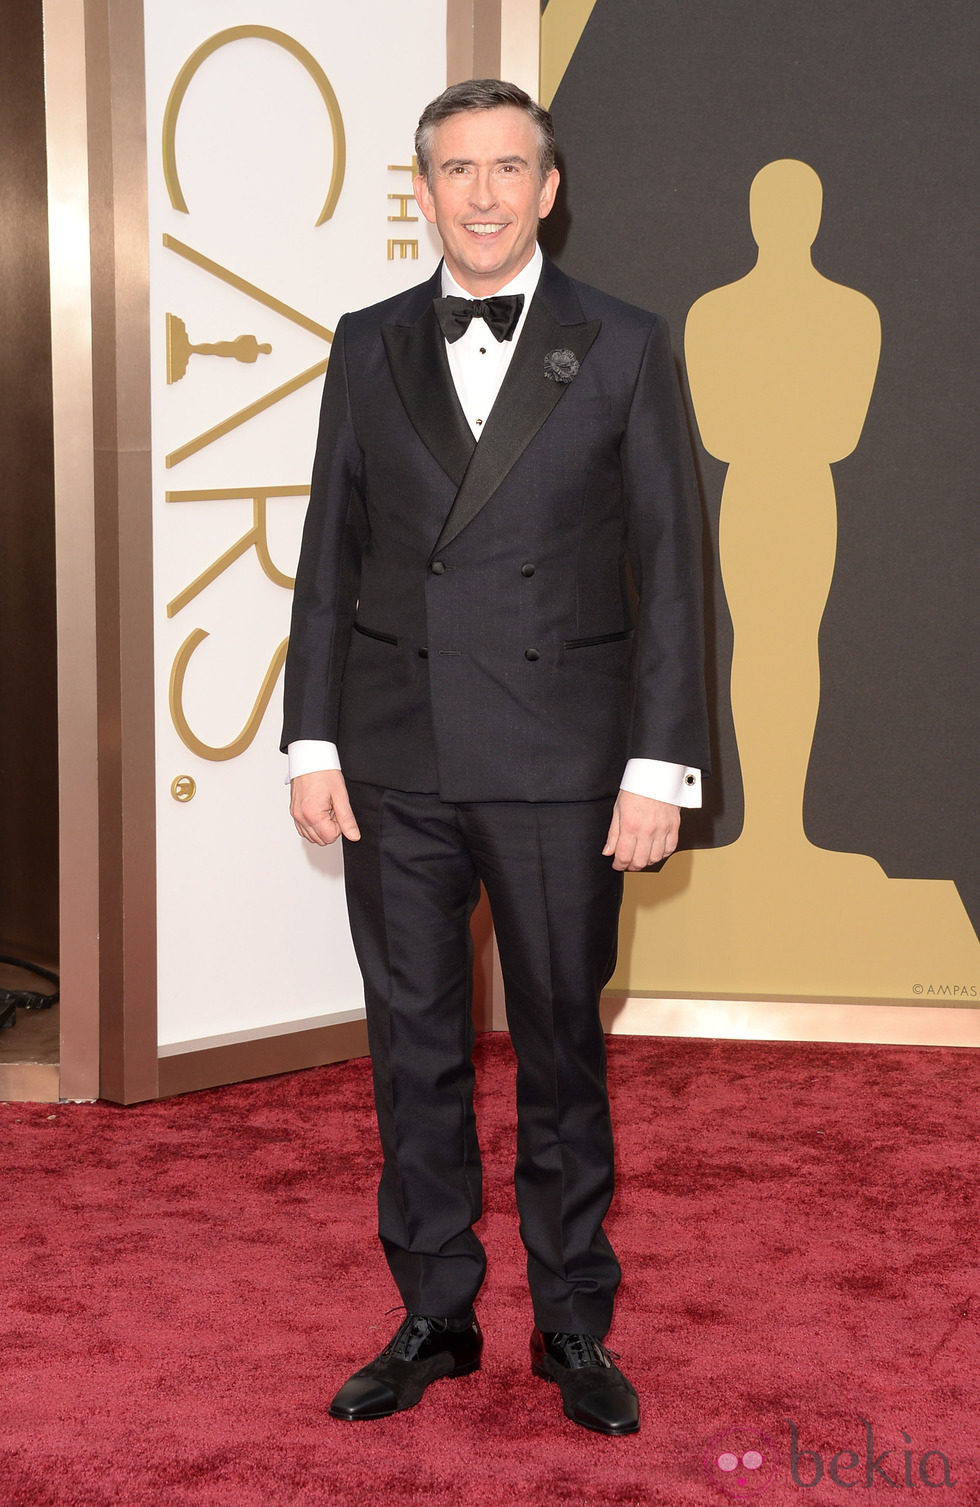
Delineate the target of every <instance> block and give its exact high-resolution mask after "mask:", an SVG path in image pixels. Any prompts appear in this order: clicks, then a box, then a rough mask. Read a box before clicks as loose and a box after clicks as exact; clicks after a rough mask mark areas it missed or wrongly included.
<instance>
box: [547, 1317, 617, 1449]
mask: <svg viewBox="0 0 980 1507" xmlns="http://www.w3.org/2000/svg"><path fill="white" fill-rule="evenodd" d="M531 1370H532V1371H533V1372H534V1374H535V1376H543V1377H544V1378H545V1379H546V1380H547V1381H555V1382H557V1383H558V1386H559V1387H560V1388H561V1400H562V1405H563V1407H564V1410H565V1416H566V1418H570V1419H571V1420H572V1422H573V1423H580V1424H581V1425H582V1427H583V1428H587V1429H594V1430H595V1432H596V1433H597V1434H635V1433H636V1431H637V1429H638V1428H639V1427H640V1404H639V1400H638V1398H637V1395H636V1391H635V1388H634V1387H633V1386H631V1384H630V1383H629V1382H628V1381H627V1380H626V1377H625V1376H624V1375H623V1373H622V1371H620V1369H619V1367H618V1366H614V1365H613V1362H612V1357H611V1356H610V1354H609V1351H608V1350H607V1349H606V1347H605V1345H602V1344H600V1343H599V1341H598V1340H597V1339H595V1338H593V1336H592V1335H591V1334H563V1333H560V1332H559V1333H551V1334H542V1332H541V1330H540V1329H535V1330H534V1332H533V1333H532V1335H531Z"/></svg>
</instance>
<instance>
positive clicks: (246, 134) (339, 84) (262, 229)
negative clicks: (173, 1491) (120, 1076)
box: [145, 0, 446, 1046]
mask: <svg viewBox="0 0 980 1507" xmlns="http://www.w3.org/2000/svg"><path fill="white" fill-rule="evenodd" d="M145 17H146V75H147V78H146V87H147V120H148V136H149V206H150V208H149V237H150V306H151V324H152V341H151V361H152V421H153V489H154V496H153V508H154V608H155V636H156V650H155V668H154V674H155V687H156V697H155V700H156V716H157V737H156V762H157V843H158V858H157V879H158V926H159V1023H160V1024H159V1040H160V1044H161V1046H172V1045H173V1044H174V1043H178V1042H193V1041H197V1040H201V1039H202V1038H205V1037H210V1036H215V1035H225V1034H229V1033H234V1032H241V1031H260V1030H262V1029H265V1028H270V1027H275V1026H276V1025H279V1024H283V1023H286V1022H292V1021H296V1020H308V1019H310V1020H312V1019H321V1018H323V1017H328V1018H332V1019H335V1020H341V1019H348V1018H350V1017H351V1016H352V1015H356V1014H358V1013H360V1011H361V1009H362V993H361V984H360V978H359V976H358V973H357V968H356V965H355V962H354V957H353V952H352V949H351V944H350V935H349V931H348V928H347V919H346V910H345V906H344V898H343V881H342V873H341V855H340V853H339V852H338V851H337V850H336V849H328V850H322V851H321V850H314V849H312V848H310V847H308V846H306V845H304V844H303V843H302V842H301V840H300V839H299V838H298V837H297V836H296V835H295V833H294V831H293V828H292V824H291V823H290V822H289V820H288V816H287V810H286V806H287V797H286V790H285V787H284V784H283V780H284V777H285V760H284V759H283V757H282V755H281V754H279V752H278V749H277V744H278V738H279V724H280V718H281V675H280V676H278V677H277V679H276V686H275V690H274V692H273V694H272V697H271V700H270V702H269V704H268V707H267V709H266V710H265V712H264V714H263V715H262V717H261V720H258V721H256V719H253V721H252V724H251V727H254V729H255V730H254V736H253V737H252V738H251V740H250V741H249V740H246V741H247V742H248V746H247V747H245V748H244V749H243V751H241V752H240V753H238V754H237V755H236V756H234V757H230V758H223V759H215V758H213V757H206V756H203V755H202V753H201V751H200V748H198V751H195V749H194V746H193V743H194V739H197V740H199V744H203V745H207V746H210V747H211V748H221V747H223V746H225V745H227V744H229V743H233V742H234V741H235V740H236V739H238V738H239V735H240V734H241V733H242V731H243V729H245V728H246V726H247V725H248V724H249V718H250V713H251V711H252V708H253V704H254V703H255V701H256V697H257V696H258V693H259V690H260V687H261V686H262V683H263V679H264V677H265V675H266V671H267V669H268V667H269V665H270V663H271V662H272V660H273V658H274V655H275V652H276V649H277V646H278V645H279V644H280V643H281V641H282V640H283V639H284V638H285V636H286V633H287V631H288V618H289V607H290V595H291V594H290V591H289V590H288V588H286V587H284V586H283V585H282V584H279V583H277V581H276V580H275V579H274V576H275V573H276V571H277V570H278V571H279V572H281V573H283V574H285V575H287V576H292V574H293V571H294V568H295V561H296V554H297V550H298V547H299V538H300V530H301V527H302V520H303V514H304V511H305V506H306V498H305V496H304V495H302V493H303V489H305V488H306V486H307V485H308V482H309V473H310V466H311V461H312V455H313V444H314V439H315V433H316V420H317V409H318V405H319V396H320V388H321V385H322V379H321V378H320V377H319V376H317V377H316V379H315V380H311V381H307V382H305V383H303V384H302V385H299V386H298V387H296V388H295V390H293V391H291V392H290V393H288V394H286V395H284V396H282V397H280V398H278V399H277V400H275V401H271V402H269V401H266V400H267V399H268V395H269V394H274V393H275V392H276V391H277V390H278V389H280V388H282V387H285V386H287V385H288V384H290V383H291V382H292V381H293V380H294V379H295V378H297V377H298V376H300V375H302V374H303V373H306V372H308V371H309V370H310V368H312V367H315V366H316V365H317V363H320V362H322V361H323V360H324V359H325V358H326V356H327V355H328V353H329V334H330V333H332V331H333V330H334V329H335V328H336V324H337V321H338V319H339V318H340V315H341V314H342V313H343V312H344V311H345V310H346V309H351V308H358V307H360V306H362V305H364V304H367V303H372V302H374V301H376V300H377V299H380V298H384V297H387V296H388V295H389V294H391V293H395V292H397V291H398V290H399V289H400V288H402V287H407V286H409V285H410V284H411V283H413V282H417V281H418V280H419V279H420V278H421V277H423V276H426V275H427V274H428V273H429V272H430V271H431V269H432V267H433V266H434V265H435V261H436V258H437V255H438V251H437V247H436V243H435V241H434V240H433V238H432V236H431V233H430V231H429V227H428V226H427V225H426V224H425V222H424V221H422V220H421V219H418V220H415V221H413V220H407V219H403V218H398V217H400V216H404V215H407V214H411V213H412V211H413V209H414V206H413V205H411V204H408V203H406V202H405V201H404V200H401V199H399V198H397V197H389V196H393V195H394V196H397V195H399V194H408V193H410V191H411V174H410V172H409V171H407V170H406V169H408V168H409V166H410V164H411V160H412V159H411V153H412V132H413V130H414V126H415V122H416V120H417V118H418V114H419V111H420V109H421V107H422V105H423V104H424V103H425V102H426V101H427V100H428V99H430V98H431V97H432V96H433V95H435V94H437V93H438V92H439V90H440V89H441V88H442V87H443V85H444V82H445V74H446V45H445V30H446V14H445V0H412V4H411V5H406V4H404V3H403V0H359V3H358V4H357V5H356V6H351V5H348V4H346V3H340V0H327V3H323V0H320V3H311V0H306V3H301V0H276V3H275V4H272V3H268V4H251V5H246V4H241V3H235V0H209V3H208V4H207V5H206V6H202V5H201V4H200V3H199V0H146V4H145ZM238 27H245V28H267V29H269V30H270V31H273V32H275V33H277V34H278V35H277V36H274V37H269V36H264V35H258V36H256V35H248V36H239V37H233V38H228V39H227V40H225V41H224V43H223V45H221V46H219V47H217V48H216V49H215V50H213V51H211V52H210V54H209V55H207V56H206V57H204V58H203V60H202V61H201V62H200V65H199V66H198V67H197V68H196V70H193V69H190V70H188V68H187V65H188V63H189V60H191V59H192V58H193V57H194V55H195V54H196V53H197V51H198V49H200V48H202V47H203V46H204V44H206V43H207V42H208V41H209V39H212V38H215V37H217V36H218V35H219V34H221V33H223V32H225V31H227V30H229V29H231V28H238ZM287 42H288V43H289V44H290V45H286V43H287ZM293 44H298V48H297V47H296V46H295V45H293ZM309 58H312V60H314V63H315V65H319V68H320V69H322V70H323V73H324V74H325V75H326V78H327V80H328V81H329V87H330V88H332V91H333V94H334V95H335V98H336V105H337V109H338V112H339V117H340V119H341V120H342V124H343V134H344V137H345V140H346V169H345V172H344V177H343V184H342V187H341V190H340V194H339V198H338V199H337V201H336V207H335V208H334V210H333V213H332V215H331V216H330V218H328V219H327V220H326V221H325V222H324V223H323V224H321V225H319V226H318V225H317V224H316V221H317V218H318V216H319V215H320V212H321V209H322V207H323V205H324V201H325V199H326V197H327V191H328V188H329V186H330V183H331V178H332V175H333V174H334V168H335V163H336V158H337V130H336V117H335V118H334V120H333V121H332V120H331V116H330V113H329V111H328V108H327V104H326V103H325V93H326V95H327V97H328V96H329V90H328V91H324V90H323V89H322V86H321V84H319V83H318V81H317V79H316V77H315V76H314V75H315V73H316V68H315V66H314V68H313V69H311V68H310V67H309V62H308V60H309ZM304 60H305V61H304ZM182 70H184V73H183V75H182ZM181 77H183V81H184V84H185V86H186V87H185V90H184V93H183V97H182V102H181V104H180V108H179V111H178V112H177V115H176V124H175V127H174V129H173V132H172V150H171V153H170V158H169V160H170V164H171V173H170V185H169V187H168V181H167V177H166V175H165V171H164V163H165V150H164V127H165V121H166V119H167V104H168V100H169V99H171V96H172V92H173V90H174V86H175V82H176V81H177V80H178V79H180V78H181ZM175 178H176V182H177V183H178V184H179V189H180V191H182V193H183V198H184V201H185V203H186V212H184V211H182V210H180V209H179V208H175V207H174V205H173V203H172V198H173V197H174V196H175V195H174V180H175ZM392 217H394V218H392ZM399 242H401V243H404V244H397V243H399ZM391 243H396V244H391ZM168 315H169V316H171V318H170V321H169V326H170V335H171V338H170V341H169V348H170V358H171V367H170V371H169V377H170V380H169V381H168V339H167V330H168ZM311 326H312V327H311ZM324 332H326V334H325V333H324ZM242 336H245V337H248V338H247V339H246V340H244V341H241V340H239V337H242ZM236 341H237V342H238V344H237V345H236V344H235V342H236ZM202 345H211V346H215V345H217V346H219V347H221V346H222V345H224V351H222V350H221V349H220V348H219V349H218V350H211V351H202V350H193V349H191V347H194V346H198V347H199V346H202ZM262 346H269V347H270V349H269V350H268V351H265V350H261V349H257V348H258V347H262ZM243 357H244V358H245V359H241V358H243ZM182 369H183V374H181V370H182ZM250 409H254V411H253V412H252V413H251V416H246V417H245V418H243V419H242V420H241V421H240V422H237V423H235V424H234V425H232V426H231V427H229V425H228V421H229V420H230V419H233V418H235V417H236V416H239V415H242V414H243V413H244V414H246V415H248V413H249V410H250ZM215 429H217V430H219V431H221V432H219V433H218V434H217V435H212V434H211V433H210V431H212V430H215ZM261 488H279V489H283V488H292V489H294V495H291V496H278V497H272V498H270V499H269V501H268V512H267V529H266V536H267V538H268V543H269V554H270V556H271V562H272V567H271V571H270V573H267V572H266V571H264V570H263V568H262V564H261V562H260V559H259V557H258V554H257V552H256V550H255V548H253V547H248V548H245V549H243V551H242V553H241V554H240V556H239V557H238V558H236V559H234V560H233V561H232V562H231V563H229V564H228V565H227V567H226V568H225V569H223V570H219V571H216V570H215V565H216V562H218V561H220V559H221V557H222V556H223V555H224V554H225V552H226V551H228V550H229V549H231V547H232V546H234V545H235V543H236V541H238V540H240V539H242V538H243V537H244V536H246V535H247V533H248V531H249V530H250V529H251V528H252V526H253V502H252V501H251V497H252V495H253V493H254V491H255V489H261ZM208 492H212V493H213V492H232V493H234V492H237V493H239V494H244V495H239V496H237V497H235V496H233V497H214V496H211V497H202V496H201V495H200V494H201V493H208ZM205 574H207V575H208V579H207V581H206V584H203V585H202V587H201V589H200V590H198V591H197V592H195V593H192V592H191V590H190V588H192V587H193V585H194V583H196V582H197V581H198V579H199V578H200V577H201V576H202V575H205ZM270 575H271V577H273V578H270ZM168 605H169V607H170V614H169V615H168ZM199 630H202V631H203V632H204V633H206V634H207V635H208V637H207V638H206V639H201V640H200V642H199V643H198V644H197V646H196V647H194V648H193V652H192V653H191V654H190V657H189V659H188V661H187V665H186V674H185V678H184V684H183V690H182V693H181V696H180V698H179V707H178V711H177V712H176V713H175V700H174V697H173V695H172V694H171V691H170V681H171V675H172V671H173V667H174V663H175V660H176V659H177V658H178V655H179V652H180V650H181V646H184V645H187V642H188V639H190V638H191V635H193V634H195V632H198V631H199ZM181 713H182V715H183V718H184V719H185V724H186V729H189V733H190V738H189V739H188V737H187V736H186V732H185V737H184V738H182V737H181V734H180V731H179V729H178V726H177V725H176V723H177V721H179V716H180V714H181ZM251 727H250V730H251ZM189 743H190V745H191V746H189ZM188 777H189V778H190V779H191V780H193V781H194V784H195V787H196V788H195V793H194V795H193V797H192V798H191V799H183V800H178V799H175V797H174V795H173V794H172V788H173V786H174V782H175V781H180V780H181V779H183V780H184V781H185V782H186V780H187V778H188ZM177 788H178V791H179V792H180V793H182V794H183V793H186V790H187V788H188V786H187V785H186V783H185V784H183V785H178V787H177Z"/></svg>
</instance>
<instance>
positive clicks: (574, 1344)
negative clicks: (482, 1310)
mask: <svg viewBox="0 0 980 1507" xmlns="http://www.w3.org/2000/svg"><path fill="white" fill-rule="evenodd" d="M554 1343H555V1344H556V1345H558V1346H560V1347H561V1349H562V1350H564V1351H565V1354H566V1355H567V1356H568V1359H569V1362H570V1364H571V1366H572V1367H573V1368H575V1369H577V1368H578V1367H579V1366H607V1367H608V1366H611V1365H612V1363H613V1359H616V1360H618V1359H619V1357H618V1356H616V1355H615V1353H614V1352H613V1351H612V1350H607V1349H606V1347H605V1345H603V1344H602V1343H601V1341H599V1340H597V1339H595V1338H594V1337H593V1336H592V1335H591V1334H564V1333H561V1334H556V1335H555V1336H554Z"/></svg>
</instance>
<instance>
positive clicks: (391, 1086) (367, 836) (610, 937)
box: [344, 783, 622, 1336]
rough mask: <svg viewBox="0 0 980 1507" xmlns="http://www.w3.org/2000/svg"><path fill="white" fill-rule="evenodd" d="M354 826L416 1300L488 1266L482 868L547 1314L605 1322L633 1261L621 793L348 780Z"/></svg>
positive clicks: (540, 1302) (529, 1246)
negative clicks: (621, 1124) (448, 791)
mask: <svg viewBox="0 0 980 1507" xmlns="http://www.w3.org/2000/svg"><path fill="white" fill-rule="evenodd" d="M350 794H351V801H352V805H353V808H354V812H355V814H356V816H357V820H358V824H359V827H360V831H361V834H362V835H361V839H360V841H359V842H353V843H352V842H345V850H344V866H345V874H346V883H347V897H348V906H349V911H350V921H351V931H352V934H353V938H354V945H355V948H356V951H357V956H358V961H359V963H360V967H361V971H362V973H363V976H364V986H365V1000H366V1005H367V1020H368V1033H369V1039H370V1046H371V1060H372V1063H373V1069H374V1088H375V1099H376V1104H377V1113H378V1124H379V1127H380V1131H381V1141H382V1147H383V1151H384V1170H383V1172H382V1177H381V1184H380V1189H379V1195H378V1209H379V1233H380V1235H381V1240H382V1244H383V1246H384V1250H385V1254H386V1256H387V1259H388V1264H389V1266H390V1268H391V1272H392V1275H393V1276H394V1279H395V1282H396V1284H397V1286H398V1289H399V1291H400V1293H401V1296H402V1300H403V1302H404V1303H405V1306H406V1308H407V1309H408V1311H409V1312H411V1313H424V1314H429V1315H432V1316H443V1317H449V1318H453V1317H462V1316H463V1315H465V1314H466V1313H467V1312H468V1310H469V1308H470V1306H471V1304H472V1303H473V1300H474V1298H475V1297H476V1294H477V1292H478V1290H479V1287H480V1284H481V1282H482V1281H483V1276H484V1271H485V1268H486V1259H485V1256H484V1252H483V1247H482V1246H481V1244H480V1241H479V1238H478V1236H477V1234H476V1233H475V1231H474V1228H473V1227H474V1224H475V1223H476V1221H477V1220H478V1219H479V1217H480V1213H481V1188H482V1183H481V1168H480V1152H479V1146H478V1142H477V1127H476V1121H475V1116H474V1110H473V1077H474V1075H473V1066H472V1060H471V1053H472V1046H473V1026H472V1013H471V1003H472V1001H471V980H472V961H473V959H472V944H471V940H470V932H469V925H468V923H469V918H470V915H471V913H472V910H473V907H474V905H475V904H476V901H477V898H478V895H479V886H480V881H481V880H482V882H483V884H484V886H485V888H486V891H487V895H488V898H489V901H490V906H491V910H492V913H493V921H494V928H495V931H496V936H497V944H498V947H499V950H500V961H501V968H502V972H503V977H504V986H505V991H506V1000H507V1022H508V1027H509V1029H510V1035H511V1039H512V1041H513V1044H514V1049H515V1052H516V1054H517V1061H518V1069H517V1108H518V1135H517V1159H516V1166H515V1188H516V1193H517V1203H518V1210H519V1213H520V1229H521V1237H522V1239H523V1241H524V1245H525V1247H526V1250H527V1273H528V1284H529V1287H530V1291H531V1298H532V1302H533V1306H534V1317H535V1322H536V1323H537V1324H538V1326H539V1327H540V1328H541V1329H544V1330H571V1331H574V1332H586V1333H589V1334H595V1335H600V1336H601V1335H604V1334H605V1333H606V1331H607V1330H608V1328H609V1324H610V1320H611V1316H612V1306H613V1297H614V1294H615V1291H616V1287H617V1285H618V1282H619V1276H620V1270H619V1264H618V1262H617V1260H616V1257H615V1256H614V1254H613V1252H612V1249H611V1247H610V1245H609V1241H608V1240H607V1238H606V1236H605V1233H604V1231H603V1228H602V1220H603V1217H604V1216H605V1213H606V1210H607V1209H608V1207H609V1201H610V1198H611V1197H612V1191H613V1143H612V1131H611V1127H610V1118H609V1103H608V1098H607V1094H606V1054H605V1043H604V1039H603V1032H602V1026H601V1023H600V1020H599V995H600V992H601V990H602V987H603V985H604V984H605V983H606V982H607V980H608V978H609V976H610V974H611V973H612V969H613V966H614V964H615V958H616V933H617V923H618V915H619V907H620V901H621V898H622V875H621V874H618V873H616V872H615V871H614V870H613V868H612V866H611V862H610V860H609V859H608V858H603V857H602V846H603V843H604V840H605V836H606V830H607V828H608V825H609V817H610V812H611V809H612V800H611V798H607V799H603V800H595V801H573V802H533V803H525V802H513V803H508V802H477V803H473V804H458V805H457V804H452V803H450V802H446V801H443V800H441V799H440V798H439V797H438V796H436V795H411V794H406V793H403V792H400V791H395V790H390V789H388V790H386V789H382V788H380V787H377V786H372V785H361V784H356V783H354V784H352V785H351V786H350Z"/></svg>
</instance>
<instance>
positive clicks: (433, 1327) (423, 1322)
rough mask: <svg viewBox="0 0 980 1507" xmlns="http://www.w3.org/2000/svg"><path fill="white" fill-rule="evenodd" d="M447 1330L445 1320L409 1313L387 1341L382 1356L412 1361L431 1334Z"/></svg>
mask: <svg viewBox="0 0 980 1507" xmlns="http://www.w3.org/2000/svg"><path fill="white" fill-rule="evenodd" d="M446 1328H448V1323H447V1321H446V1320H445V1319H429V1318H426V1317H425V1316H424V1315H423V1314H420V1313H410V1314H408V1316H407V1317H406V1318H405V1319H403V1321H402V1323H401V1324H400V1325H399V1326H398V1330H397V1333H396V1334H394V1335H393V1336H392V1338H391V1339H390V1340H389V1341H388V1343H387V1345H386V1346H385V1347H384V1350H383V1351H382V1352H381V1353H382V1355H396V1356H398V1357H399V1358H400V1359H401V1360H414V1359H415V1356H416V1354H417V1353H418V1350H419V1348H420V1346H421V1345H422V1344H423V1343H424V1341H425V1340H427V1339H428V1338H429V1335H430V1334H432V1333H433V1332H435V1333H437V1334H441V1333H442V1331H443V1330H444V1329H446Z"/></svg>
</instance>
